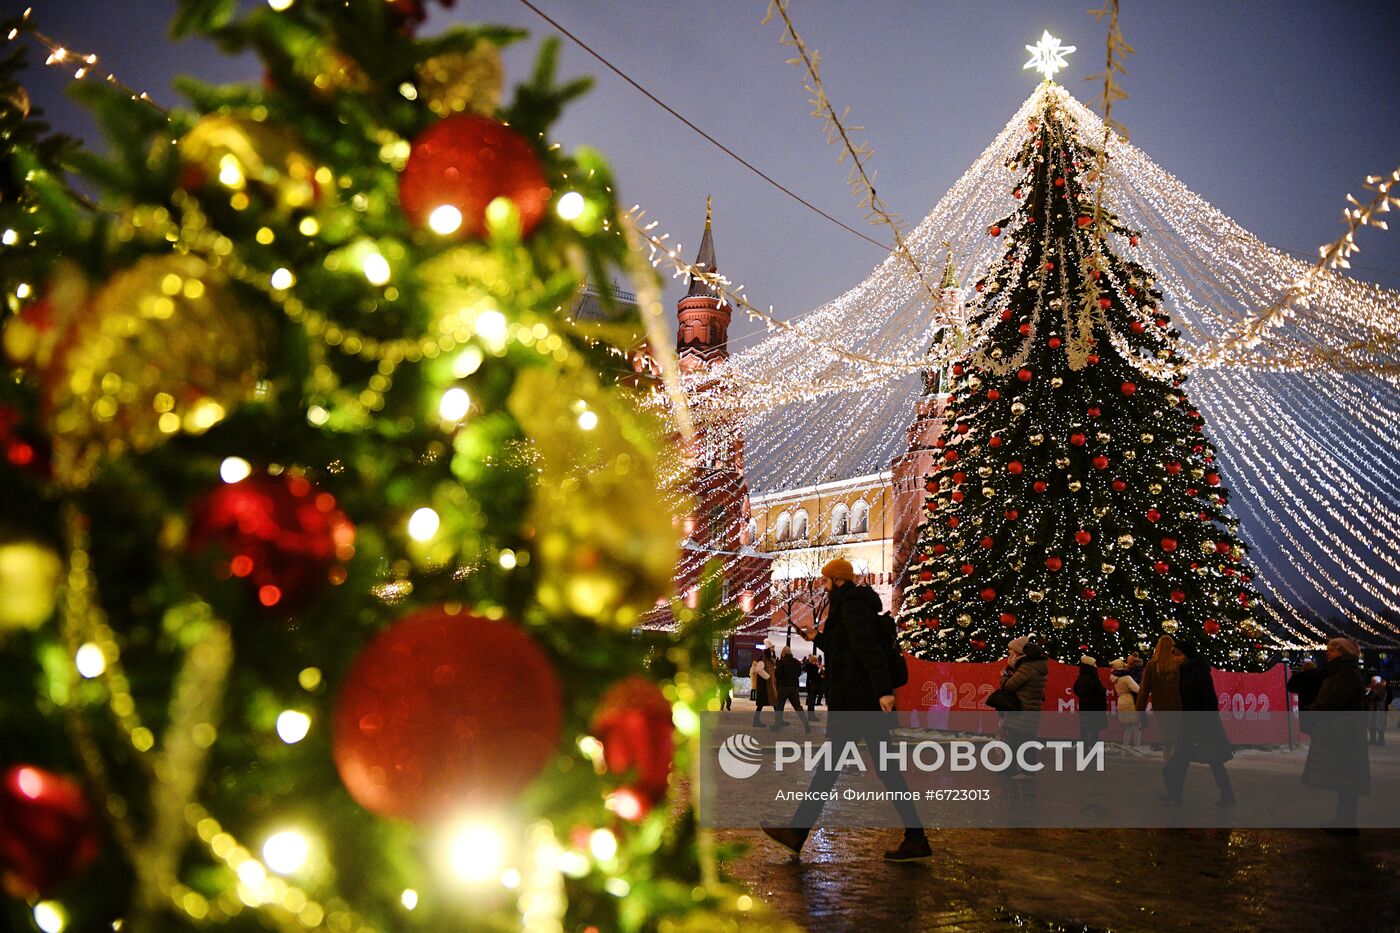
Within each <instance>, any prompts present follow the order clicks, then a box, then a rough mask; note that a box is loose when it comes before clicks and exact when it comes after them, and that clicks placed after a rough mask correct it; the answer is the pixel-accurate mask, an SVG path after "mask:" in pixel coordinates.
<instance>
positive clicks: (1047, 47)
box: [1021, 29, 1075, 81]
mask: <svg viewBox="0 0 1400 933" xmlns="http://www.w3.org/2000/svg"><path fill="white" fill-rule="evenodd" d="M1074 50H1075V46H1072V45H1060V40H1059V39H1057V38H1055V37H1054V36H1052V35H1050V30H1048V29H1047V30H1045V31H1044V32H1042V33H1041V35H1040V41H1039V42H1037V43H1036V44H1035V45H1028V46H1026V51H1027V52H1030V53H1031V59H1030V61H1028V62H1026V63H1025V64H1024V65H1022V66H1021V70H1022V71H1025V70H1026V69H1029V68H1034V69H1035V70H1036V71H1038V72H1040V73H1041V74H1043V75H1045V80H1047V81H1051V80H1054V78H1055V72H1057V71H1059V70H1060V69H1061V68H1068V67H1069V62H1067V61H1065V56H1066V55H1068V54H1069V53H1070V52H1073V51H1074Z"/></svg>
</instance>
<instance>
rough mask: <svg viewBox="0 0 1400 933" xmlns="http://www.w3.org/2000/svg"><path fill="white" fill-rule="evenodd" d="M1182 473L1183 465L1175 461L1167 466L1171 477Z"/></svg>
mask: <svg viewBox="0 0 1400 933" xmlns="http://www.w3.org/2000/svg"><path fill="white" fill-rule="evenodd" d="M1180 472H1181V464H1180V463H1177V462H1176V461H1175V460H1173V461H1172V462H1171V463H1168V464H1167V473H1168V474H1169V475H1171V476H1175V475H1176V474H1178V473H1180Z"/></svg>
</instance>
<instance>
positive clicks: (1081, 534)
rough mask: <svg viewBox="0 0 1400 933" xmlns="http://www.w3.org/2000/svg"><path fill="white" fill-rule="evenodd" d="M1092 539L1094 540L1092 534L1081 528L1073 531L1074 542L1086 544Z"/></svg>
mask: <svg viewBox="0 0 1400 933" xmlns="http://www.w3.org/2000/svg"><path fill="white" fill-rule="evenodd" d="M1092 540H1094V536H1093V535H1091V534H1089V532H1087V531H1085V530H1084V529H1083V528H1081V529H1079V530H1078V531H1076V532H1075V533H1074V543H1075V544H1088V543H1089V542H1090V541H1092Z"/></svg>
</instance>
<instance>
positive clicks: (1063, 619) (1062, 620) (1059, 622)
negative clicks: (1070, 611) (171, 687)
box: [1050, 616, 1069, 628]
mask: <svg viewBox="0 0 1400 933" xmlns="http://www.w3.org/2000/svg"><path fill="white" fill-rule="evenodd" d="M1050 624H1051V625H1053V626H1055V628H1065V627H1066V626H1068V625H1069V616H1051V617H1050Z"/></svg>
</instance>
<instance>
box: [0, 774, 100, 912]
mask: <svg viewBox="0 0 1400 933" xmlns="http://www.w3.org/2000/svg"><path fill="white" fill-rule="evenodd" d="M97 850H98V843H97V826H96V824H95V823H94V822H93V817H92V808H91V807H90V806H89V805H88V802H87V797H86V796H85V795H84V793H83V789H82V787H81V786H80V785H79V784H78V782H76V781H74V780H72V779H71V778H66V777H63V776H62V775H59V774H54V773H52V772H50V771H45V770H43V769H42V768H36V767H34V766H32V765H19V766H17V767H13V768H10V769H8V770H7V771H6V772H5V775H4V778H3V783H0V872H3V877H4V882H5V889H6V890H7V891H9V892H10V894H12V895H13V896H15V897H19V898H29V897H37V896H39V895H42V894H45V893H47V892H49V891H51V890H52V889H53V888H55V887H56V886H58V885H60V884H62V883H63V882H65V881H68V880H69V879H71V878H73V877H75V876H76V875H78V874H79V873H80V872H82V871H83V869H85V868H87V867H88V865H90V864H91V863H92V861H93V860H94V859H95V858H97Z"/></svg>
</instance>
